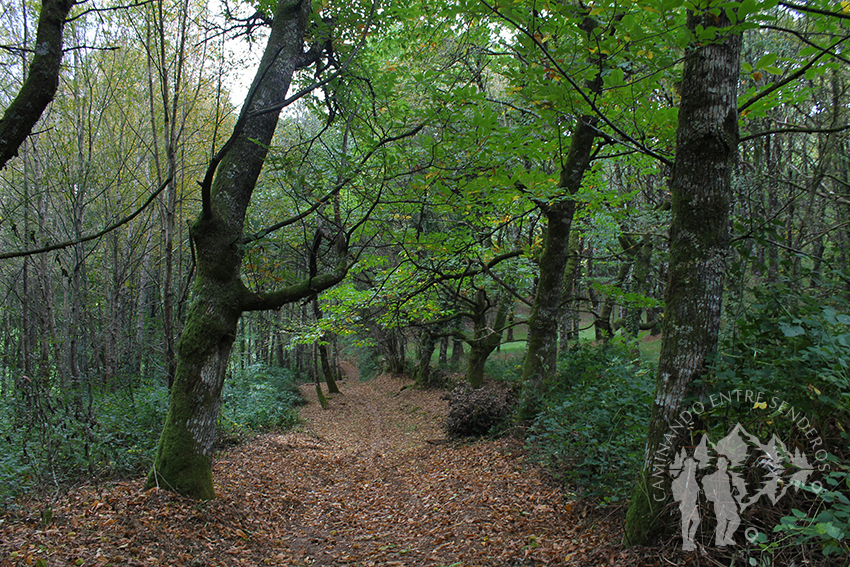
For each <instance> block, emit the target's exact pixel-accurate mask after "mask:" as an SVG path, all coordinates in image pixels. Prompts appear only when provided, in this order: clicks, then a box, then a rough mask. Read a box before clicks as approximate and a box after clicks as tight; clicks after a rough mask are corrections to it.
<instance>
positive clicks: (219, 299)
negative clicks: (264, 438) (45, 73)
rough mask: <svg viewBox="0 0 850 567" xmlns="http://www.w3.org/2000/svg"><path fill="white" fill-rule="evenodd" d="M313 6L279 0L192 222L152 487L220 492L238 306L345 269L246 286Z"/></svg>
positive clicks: (262, 302)
mask: <svg viewBox="0 0 850 567" xmlns="http://www.w3.org/2000/svg"><path fill="white" fill-rule="evenodd" d="M309 15H310V2H309V1H308V0H302V1H285V0H284V1H281V2H280V3H279V5H278V7H277V10H276V12H275V14H274V23H273V25H272V29H271V32H270V34H269V40H268V45H267V47H266V51H265V53H264V56H263V59H262V61H261V63H260V66H259V69H258V72H257V75H256V78H255V79H254V83H253V85H252V87H251V90H250V91H249V95H248V100H247V101H246V104H245V108H244V109H243V114H242V115H241V116H240V119H239V121H238V123H237V126H236V130H235V132H234V134H233V136H232V137H231V139H230V141H229V142H228V143H227V145H226V146H225V150H224V151H222V152H221V153H220V154H219V158H220V159H219V158H217V159H215V160H214V161H213V165H211V167H210V170H209V173H208V176H207V178H206V179H205V181H204V183H203V184H202V186H201V193H202V207H203V210H202V212H201V214H200V216H199V218H198V220H197V221H196V222H195V223H194V224H193V225H192V227H191V231H190V233H191V237H192V242H193V244H194V248H195V252H196V258H197V276H196V279H195V283H194V286H193V290H192V300H191V306H190V308H189V311H188V313H187V317H186V322H185V326H184V329H183V334H182V336H181V337H180V340H179V342H178V345H177V368H176V373H175V378H174V384H173V386H172V388H171V398H170V405H169V410H168V415H167V417H166V421H165V425H164V427H163V431H162V435H161V437H160V441H159V446H158V448H157V453H156V458H155V461H154V465H153V468H152V469H151V472H150V475H149V476H148V482H147V484H148V486H149V487H152V486H160V487H162V488H167V489H169V490H173V491H176V492H179V493H181V494H185V495H187V496H190V497H192V498H198V499H209V498H213V497H214V496H215V491H214V488H213V479H212V449H213V442H214V440H215V425H216V420H217V418H218V411H219V404H220V394H221V389H222V386H223V384H224V378H225V372H226V370H227V362H228V359H229V357H230V350H231V347H232V346H233V341H234V339H235V337H236V328H237V324H238V321H239V317H240V315H241V314H242V313H243V312H244V311H251V310H265V309H275V308H278V307H280V306H282V305H285V304H286V303H290V302H292V301H297V300H298V299H302V298H306V297H311V296H313V295H315V294H316V293H318V292H319V291H321V290H323V289H326V288H328V287H330V286H332V285H334V284H335V283H337V282H339V281H341V280H342V278H343V277H344V275H345V270H344V269H340V270H339V271H338V272H336V273H333V274H325V275H319V276H311V277H308V278H307V279H306V280H304V281H301V282H298V283H296V284H293V285H291V286H289V287H287V288H283V289H280V290H277V291H273V292H269V293H265V294H263V295H262V296H261V295H258V294H256V293H253V292H251V291H250V290H248V288H247V287H246V286H245V285H244V284H243V283H242V280H241V278H240V267H241V264H242V256H243V252H242V245H243V223H244V220H245V215H246V212H247V209H248V206H249V204H250V201H251V194H252V192H253V190H254V187H255V185H256V182H257V178H258V177H259V174H260V171H261V169H262V167H263V162H264V160H265V157H266V151H267V150H266V148H267V147H268V144H269V143H270V142H271V139H272V136H273V134H274V131H275V127H276V125H277V120H278V114H279V108H277V107H279V106H281V103H283V101H284V100H285V97H286V94H287V91H288V90H289V85H290V81H291V79H292V74H293V72H294V71H295V69H296V68H298V67H299V66H300V65H302V64H304V63H305V54H304V53H303V51H302V48H303V45H304V32H305V29H306V26H307V23H308V21H309ZM275 108H277V109H276V110H275ZM270 109H271V110H270ZM216 166H217V167H216ZM213 172H214V176H213Z"/></svg>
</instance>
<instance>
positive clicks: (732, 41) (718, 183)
mask: <svg viewBox="0 0 850 567" xmlns="http://www.w3.org/2000/svg"><path fill="white" fill-rule="evenodd" d="M718 18H719V19H718ZM687 25H688V28H689V29H690V30H695V29H696V26H697V25H700V26H705V27H709V26H719V27H721V28H722V27H728V26H729V25H730V23H729V21H728V20H727V19H726V17H725V15H724V14H723V13H722V12H721V14H720V16H714V15H712V14H710V13H709V12H708V11H707V9H706V10H705V11H700V12H690V13H689V14H688V23H687ZM723 33H724V32H723V30H719V34H718V36H719V41H716V42H711V43H707V44H704V45H691V46H690V48H689V49H688V51H687V53H686V57H685V65H684V70H683V73H682V99H681V105H680V109H679V126H678V130H677V134H676V159H675V163H674V166H673V173H672V176H671V179H670V191H671V194H672V221H671V226H670V264H669V272H668V281H667V289H666V292H665V304H666V307H665V311H664V315H665V317H664V319H665V323H664V338H663V342H662V346H661V356H660V359H659V368H658V377H657V381H658V382H657V383H658V385H657V389H656V397H655V402H654V404H653V407H652V415H651V418H650V424H649V432H648V436H647V445H646V453H645V457H644V465H643V470H642V471H641V474H640V476H639V478H638V481H637V484H636V486H635V488H634V490H633V491H632V497H631V502H630V506H629V510H628V514H627V517H626V530H625V539H626V542H627V543H628V544H631V545H643V544H645V543H647V542H648V541H649V540H650V539H652V538H653V537H654V536H655V535H658V534H660V533H663V532H665V531H666V530H667V529H668V528H669V527H671V526H670V522H668V520H670V519H672V518H666V517H662V511H663V510H664V508H665V505H666V503H667V502H668V501H669V499H670V490H669V475H668V473H667V469H668V465H669V462H670V461H672V459H673V457H674V456H675V454H676V452H677V451H678V449H679V446H680V445H681V443H682V442H683V441H684V439H682V438H681V437H680V438H676V437H674V436H673V435H672V433H673V430H672V426H673V425H674V424H675V423H676V421H677V420H679V419H680V415H682V414H683V411H684V410H685V400H686V399H687V398H688V397H689V396H691V395H693V394H696V393H698V392H696V391H695V387H694V386H693V381H694V380H695V379H698V378H700V377H701V376H703V375H704V374H705V372H706V364H707V362H708V361H709V358H710V356H711V355H712V353H713V352H714V351H715V350H716V348H717V339H718V332H719V327H720V315H721V310H720V308H721V301H722V297H723V284H724V278H725V270H726V256H727V254H728V250H729V226H728V225H729V222H728V220H729V205H730V201H731V176H732V169H733V163H734V159H735V156H736V150H737V145H738V111H737V96H736V95H737V93H736V87H737V80H738V73H739V67H740V58H741V34H740V33H738V32H734V31H731V32H726V33H725V34H724V35H721V34H723Z"/></svg>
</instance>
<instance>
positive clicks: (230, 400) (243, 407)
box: [219, 365, 307, 434]
mask: <svg viewBox="0 0 850 567" xmlns="http://www.w3.org/2000/svg"><path fill="white" fill-rule="evenodd" d="M221 401H222V404H221V413H220V416H219V431H220V432H221V433H223V434H233V433H237V434H238V433H242V432H256V431H266V430H274V429H288V428H291V427H293V426H295V425H297V424H298V409H297V408H298V407H299V406H302V405H304V404H306V403H307V400H306V399H305V398H304V396H302V395H301V391H300V390H299V389H298V386H297V384H296V383H295V378H294V376H293V375H292V373H291V372H290V371H288V370H286V369H284V368H279V367H272V366H265V365H255V366H251V367H249V368H248V369H247V370H246V371H245V372H244V374H242V375H240V376H233V377H231V378H230V379H229V380H228V381H226V382H225V384H224V390H223V391H222V393H221Z"/></svg>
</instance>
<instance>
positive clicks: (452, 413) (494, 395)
mask: <svg viewBox="0 0 850 567" xmlns="http://www.w3.org/2000/svg"><path fill="white" fill-rule="evenodd" d="M443 398H444V399H446V400H448V402H449V413H448V418H447V419H446V432H447V433H448V435H449V436H451V437H480V436H482V435H486V434H488V433H491V432H493V431H495V430H497V429H499V428H501V427H503V426H504V425H505V424H506V423H508V421H509V420H510V418H511V415H512V414H513V411H514V405H515V403H516V399H515V397H514V396H513V394H512V393H511V392H510V391H508V390H505V389H504V388H499V387H496V386H488V385H485V386H483V387H481V388H476V389H473V388H471V387H470V386H469V385H467V384H463V385H461V386H458V387H457V388H455V389H454V390H452V391H451V392H450V393H448V394H446V395H445V396H444V397H443Z"/></svg>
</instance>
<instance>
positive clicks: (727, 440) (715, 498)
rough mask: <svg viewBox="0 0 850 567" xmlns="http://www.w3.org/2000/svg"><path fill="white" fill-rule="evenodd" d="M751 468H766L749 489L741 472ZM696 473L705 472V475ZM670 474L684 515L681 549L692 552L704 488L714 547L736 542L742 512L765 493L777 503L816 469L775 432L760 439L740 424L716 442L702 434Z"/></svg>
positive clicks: (676, 497) (677, 456)
mask: <svg viewBox="0 0 850 567" xmlns="http://www.w3.org/2000/svg"><path fill="white" fill-rule="evenodd" d="M752 467H760V468H761V469H762V472H763V475H762V479H763V480H762V482H761V486H758V487H752V492H751V490H750V489H749V488H750V487H747V485H746V482H745V480H744V476H743V475H742V473H743V472H744V471H747V470H750V469H751V468H752ZM698 471H704V472H703V474H702V478H701V479H699V478H698V474H697V473H698ZM668 472H669V473H670V476H671V477H672V478H673V482H672V485H671V490H672V493H673V498H674V500H675V501H676V502H678V503H679V510H680V511H681V513H682V549H684V550H686V551H692V550H693V549H694V548H695V544H694V537H695V536H696V531H697V526H699V524H700V510H699V500H700V499H699V495H700V491H702V493H703V495H704V496H705V501H706V502H707V503H710V504H711V506H712V508H713V511H714V516H715V518H716V520H717V527H716V529H715V545H717V546H719V547H725V546H727V545H733V544H734V543H735V540H734V536H735V532H736V531H737V530H738V527H739V526H740V524H741V514H742V513H743V512H744V510H746V509H747V508H748V507H750V506H751V505H752V504H755V503H756V502H758V501H759V499H760V498H762V497H763V496H764V497H766V498H767V499H768V500H769V501H770V503H771V504H776V503H777V502H778V501H779V500H780V499H781V498H782V497H783V496H785V494H786V492H787V491H788V488H789V486H794V487H795V490H797V489H799V487H800V486H802V485H803V484H804V483H805V482H806V481H807V480H808V478H809V476H810V475H811V474H812V473H813V472H814V469H813V467H812V466H811V464H809V461H808V459H807V457H806V455H805V454H803V453H802V452H800V451H798V450H794V451H789V450H788V449H787V447H786V446H785V444H784V443H783V442H782V441H781V440H780V439H778V438H777V437H776V435H773V436H772V437H771V438H770V440H769V441H768V442H767V443H762V442H761V440H760V439H759V438H758V437H756V436H755V435H752V434H750V433H749V432H748V431H747V430H746V429H744V427H743V426H742V425H741V424H740V423H738V424H736V425H735V427H734V428H733V429H732V431H731V432H730V433H729V434H728V435H727V436H726V437H724V438H723V439H721V440H720V441H718V442H717V443H711V442H710V440H709V438H708V436H707V435H702V437H700V440H699V443H698V444H697V446H696V447H695V448H694V449H693V452H688V450H687V449H684V448H683V449H681V450H680V451H679V453H678V454H677V455H676V456H675V458H674V460H673V463H672V464H671V465H670V467H669V469H668Z"/></svg>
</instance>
